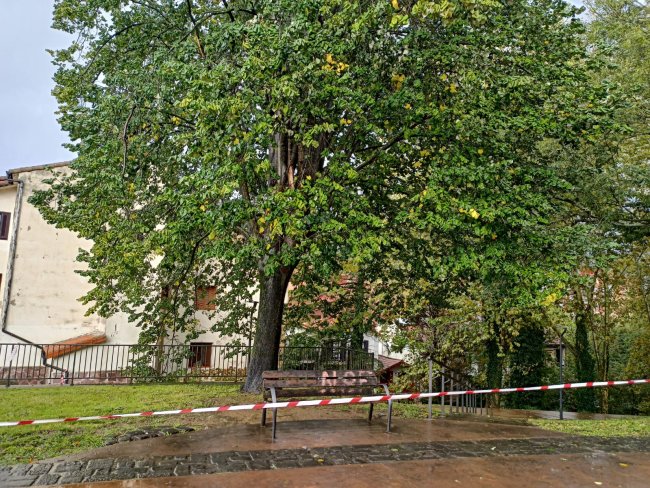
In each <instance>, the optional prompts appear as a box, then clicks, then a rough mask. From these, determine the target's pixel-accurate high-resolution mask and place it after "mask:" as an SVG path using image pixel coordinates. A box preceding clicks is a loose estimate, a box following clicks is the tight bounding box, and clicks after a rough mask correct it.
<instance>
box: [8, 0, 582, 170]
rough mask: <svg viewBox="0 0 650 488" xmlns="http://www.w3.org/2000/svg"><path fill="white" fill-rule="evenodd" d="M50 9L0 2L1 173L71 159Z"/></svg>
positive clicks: (45, 3)
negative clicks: (59, 112)
mask: <svg viewBox="0 0 650 488" xmlns="http://www.w3.org/2000/svg"><path fill="white" fill-rule="evenodd" d="M571 1H572V3H574V4H581V3H582V0H571ZM53 5H54V0H0V174H4V172H5V171H6V170H8V169H11V168H19V167H22V166H32V165H37V164H45V163H53V162H58V161H66V160H69V159H71V158H72V157H73V154H71V153H70V152H69V151H68V150H67V149H65V148H63V147H62V144H63V143H64V142H66V141H67V140H68V137H67V134H66V133H64V132H62V131H61V130H60V129H59V125H58V122H57V121H56V114H55V111H56V109H57V106H56V100H55V99H54V97H52V95H51V91H52V88H53V87H54V82H53V81H52V76H53V74H54V66H53V65H52V64H51V60H50V55H49V54H48V53H47V52H45V50H46V49H59V48H62V47H65V46H67V45H68V44H69V43H70V37H69V36H68V35H66V34H64V33H62V32H59V31H55V30H54V29H52V28H51V27H50V26H51V24H52V21H51V17H52V9H53Z"/></svg>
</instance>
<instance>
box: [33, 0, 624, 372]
mask: <svg viewBox="0 0 650 488" xmlns="http://www.w3.org/2000/svg"><path fill="white" fill-rule="evenodd" d="M577 13H578V11H577V9H575V8H573V7H571V6H569V5H567V4H565V3H563V2H560V1H555V0H535V1H532V2H529V1H525V0H515V1H512V2H496V1H492V0H489V1H488V0H485V1H480V2H472V3H469V4H468V3H464V2H444V3H443V4H438V3H436V2H404V4H403V5H401V6H400V5H398V8H395V7H394V6H393V5H392V4H391V3H390V2H369V1H365V0H357V1H341V0H299V1H296V0H291V1H289V0H281V1H267V0H261V1H256V2H254V3H252V4H251V3H250V2H248V1H245V0H231V1H230V2H228V4H227V5H226V4H225V3H224V2H219V1H216V0H191V1H187V2H154V1H152V0H145V1H142V2H137V3H130V4H128V7H127V6H126V4H125V3H124V2H121V1H114V0H95V1H92V2H82V1H80V0H58V1H57V2H56V7H55V14H54V26H55V27H56V28H58V29H61V30H64V31H66V32H70V33H72V34H74V35H75V38H76V40H75V41H74V42H73V43H72V44H71V46H70V47H69V48H67V49H63V50H60V51H57V52H55V53H54V62H55V64H56V65H57V68H58V69H57V73H56V75H55V80H56V83H57V86H56V88H55V90H54V92H55V95H56V97H57V99H58V101H59V109H60V114H61V117H60V122H61V125H62V128H63V129H64V130H66V131H67V132H68V133H69V135H70V139H71V140H73V141H75V142H74V143H73V144H71V145H70V149H71V150H73V151H74V152H75V153H76V154H77V156H78V157H77V158H76V159H75V161H74V162H73V163H72V165H71V172H70V173H69V174H62V175H58V176H56V177H53V179H52V181H51V186H50V187H49V189H47V190H44V191H42V192H38V193H36V194H35V195H34V196H33V197H32V199H31V201H32V203H34V204H35V205H36V206H37V207H38V208H39V209H40V210H41V212H42V214H43V216H44V217H45V219H46V220H47V221H48V222H51V223H53V224H55V225H57V226H60V227H66V228H68V229H71V230H72V231H74V232H75V233H77V234H78V235H80V236H81V237H83V238H86V239H89V240H91V241H92V242H93V245H92V248H91V250H90V251H81V252H80V254H79V260H80V261H81V263H82V267H83V270H82V271H80V273H81V274H82V275H83V276H85V277H86V278H88V280H89V281H90V283H91V284H92V285H93V286H94V288H93V289H92V290H91V291H90V292H89V293H88V294H87V295H86V296H85V297H84V298H83V300H84V302H85V303H87V304H88V305H89V311H91V312H97V313H99V314H100V315H103V316H109V315H112V314H115V313H117V312H124V313H126V314H127V315H128V317H129V319H130V320H131V321H132V322H133V323H135V324H137V325H138V326H140V327H141V329H142V331H141V335H140V341H141V342H142V343H143V344H148V343H152V342H155V341H159V340H160V339H161V338H165V337H166V338H167V339H168V340H170V339H171V340H178V339H181V338H183V339H188V338H189V339H191V338H192V337H195V336H196V335H197V334H198V333H199V329H198V324H197V321H196V319H195V310H194V296H195V294H196V292H197V289H199V288H202V287H205V286H212V285H216V286H217V297H216V299H215V305H216V309H217V310H218V311H219V314H217V313H216V312H215V313H214V314H213V316H212V319H213V323H214V327H213V329H214V330H215V331H219V332H221V333H222V334H224V335H227V336H233V335H236V334H237V333H238V332H240V331H241V328H242V324H243V323H246V322H247V319H248V317H249V316H250V306H249V305H248V304H249V303H250V302H251V300H252V298H253V296H254V294H255V291H256V290H257V289H258V288H259V287H262V288H261V291H262V292H263V293H262V295H263V296H262V298H261V299H260V309H259V310H260V313H259V327H258V331H257V333H256V338H255V344H260V347H261V348H262V349H260V350H259V351H256V354H255V355H254V356H253V363H255V364H252V365H251V371H255V372H256V373H254V374H258V373H259V372H261V369H264V368H268V367H272V366H273V364H272V361H271V360H269V361H267V360H264V361H262V360H261V359H260V358H261V357H262V356H264V357H267V356H268V357H270V358H272V357H273V354H274V353H273V351H271V349H273V347H275V348H277V344H278V343H279V332H278V330H279V328H280V327H281V320H282V314H281V313H279V312H278V310H280V311H281V309H282V303H281V300H282V296H283V295H284V287H285V286H286V284H287V282H288V279H289V277H290V276H291V274H292V273H293V272H294V270H297V277H296V282H299V283H305V284H306V286H309V287H312V286H313V287H316V286H319V285H321V284H322V283H323V281H327V280H328V279H330V277H332V276H335V275H337V274H340V273H341V271H343V266H344V265H352V266H357V267H358V272H359V273H361V274H363V276H364V282H365V280H367V281H368V282H372V283H373V286H374V289H375V290H376V294H375V295H374V296H375V297H376V296H377V295H382V296H386V297H396V299H397V300H398V301H399V300H401V301H402V303H405V302H407V301H409V300H412V299H413V297H412V296H409V295H410V293H411V292H409V291H408V290H410V291H412V290H415V289H416V287H417V284H418V282H419V280H422V279H424V280H425V281H427V282H430V283H432V284H433V287H434V288H437V289H439V288H442V289H443V291H444V293H442V295H441V296H442V297H443V298H444V299H446V298H445V296H446V294H447V293H448V291H449V289H454V288H455V287H456V286H457V285H458V284H459V283H461V288H462V287H464V285H463V284H462V281H460V282H459V280H465V279H467V278H470V279H478V280H481V282H482V283H484V284H485V285H486V286H489V287H491V288H492V289H495V290H501V292H502V293H500V294H497V295H499V296H500V297H501V298H502V299H505V298H507V299H508V300H511V301H513V302H515V303H516V304H523V303H532V302H535V301H536V300H537V299H538V295H539V293H540V290H542V289H544V288H545V287H546V288H548V286H549V283H550V282H553V281H557V279H558V276H561V275H562V273H563V272H565V269H566V268H567V267H568V266H569V265H570V263H571V262H572V261H573V260H574V259H575V256H577V255H579V254H580V253H579V249H581V245H582V243H583V240H581V239H577V238H576V235H582V234H586V233H587V232H588V231H585V229H584V228H574V227H570V226H562V225H560V224H561V219H560V216H558V205H559V201H560V200H558V198H559V197H563V196H564V195H565V194H567V193H570V192H572V191H573V188H574V185H575V181H574V175H573V174H572V173H571V172H570V171H568V170H567V168H566V167H562V166H560V165H558V164H555V157H554V155H553V154H550V153H549V151H548V150H547V149H546V147H545V145H547V144H550V143H553V144H556V145H558V146H559V147H562V148H577V147H580V146H583V145H584V144H589V141H591V140H595V139H596V138H598V137H599V136H600V135H602V134H608V133H609V132H611V131H612V130H614V129H615V127H613V126H612V124H611V119H610V115H611V114H612V113H613V110H614V108H615V107H616V103H617V98H616V97H615V96H613V94H612V93H610V91H609V90H608V87H607V86H605V85H601V84H598V83H590V82H589V81H590V80H591V72H592V70H593V68H594V66H595V65H596V64H597V63H596V62H595V61H594V60H592V59H590V58H589V57H588V55H587V50H586V49H585V45H584V43H583V34H584V28H583V26H582V24H581V23H580V21H579V20H578V19H577V17H576V16H577ZM551 270H552V274H553V276H549V272H550V271H551ZM276 278H277V279H276ZM401 288H405V289H406V290H407V291H406V293H405V294H398V293H397V292H396V290H399V289H401ZM512 288H514V289H515V290H514V291H516V292H514V291H513V292H511V289H512ZM445 290H446V291H445ZM360 291H364V292H365V288H363V287H362V288H361V289H360ZM267 292H268V293H267ZM361 295H364V296H363V297H361ZM365 295H366V294H365V293H363V294H362V293H360V294H358V295H357V297H358V298H359V300H362V301H364V302H365V300H367V299H371V298H372V297H373V294H372V293H370V294H368V297H365ZM415 295H417V292H416V293H415ZM269 297H273V299H271V298H269ZM278 297H279V298H278ZM403 299H405V300H403ZM416 299H417V300H420V299H419V298H417V297H416ZM359 303H360V302H359ZM362 309H363V307H356V308H354V310H355V313H354V314H353V315H352V317H353V318H354V320H353V323H352V324H348V326H351V327H350V328H351V329H352V331H353V336H354V337H355V338H356V339H355V340H358V338H359V337H360V333H361V332H363V329H364V327H366V328H367V327H368V323H372V322H371V321H369V320H370V319H369V318H368V317H367V316H365V312H364V311H363V310H362ZM401 310H402V309H400V310H397V309H396V310H395V312H396V313H398V312H401ZM420 312H421V311H420V310H417V311H415V313H414V316H413V317H408V318H407V319H406V323H407V324H408V323H409V322H410V321H411V319H414V318H417V317H422V314H421V313H420ZM434 315H435V314H434ZM416 322H417V321H416ZM265 338H266V339H268V341H269V344H270V345H269V347H267V346H266V345H264V344H265V343H263V339H265ZM274 345H275V346H274ZM260 361H261V362H260ZM257 362H260V365H259V366H260V367H257ZM260 368H261V369H260Z"/></svg>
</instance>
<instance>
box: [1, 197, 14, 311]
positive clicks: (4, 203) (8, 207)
mask: <svg viewBox="0 0 650 488" xmlns="http://www.w3.org/2000/svg"><path fill="white" fill-rule="evenodd" d="M15 201H16V186H15V185H8V186H4V187H0V212H9V213H11V216H12V220H13V214H14V204H15ZM12 226H13V222H12V223H11V224H10V225H9V236H11V231H12V230H13V229H12ZM10 242H11V240H10V239H7V240H0V274H2V281H1V282H0V304H1V303H2V297H3V295H4V288H5V284H6V280H5V277H6V271H5V270H6V269H7V257H8V256H9V243H10Z"/></svg>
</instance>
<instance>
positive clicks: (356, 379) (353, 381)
mask: <svg viewBox="0 0 650 488" xmlns="http://www.w3.org/2000/svg"><path fill="white" fill-rule="evenodd" d="M262 377H263V381H264V383H263V387H264V401H265V402H267V401H269V400H271V401H272V402H277V401H278V399H283V398H284V399H286V398H290V399H298V398H311V397H335V396H374V395H377V392H376V389H377V388H383V390H384V391H383V393H384V394H386V395H390V392H389V391H388V386H386V385H384V384H382V383H379V380H377V376H376V375H375V373H374V372H372V371H359V370H344V371H302V370H288V371H264V373H263V376H262ZM373 407H374V403H370V409H369V411H368V422H371V421H372V410H373ZM277 410H278V409H277V408H274V409H273V428H272V439H275V431H276V422H277V414H278V412H277ZM266 411H267V409H263V410H262V425H266ZM392 412H393V402H392V401H390V400H389V401H388V420H387V423H386V432H390V424H391V415H392Z"/></svg>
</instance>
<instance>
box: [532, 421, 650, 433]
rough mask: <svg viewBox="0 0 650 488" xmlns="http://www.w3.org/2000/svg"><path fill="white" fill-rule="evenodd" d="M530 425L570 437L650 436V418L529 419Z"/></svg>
mask: <svg viewBox="0 0 650 488" xmlns="http://www.w3.org/2000/svg"><path fill="white" fill-rule="evenodd" d="M528 422H529V423H530V424H531V425H535V426H537V427H541V428H542V429H547V430H553V431H556V432H563V433H565V434H572V435H593V436H600V437H640V436H650V417H638V418H630V419H609V420H543V419H530V420H529V421H528Z"/></svg>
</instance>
